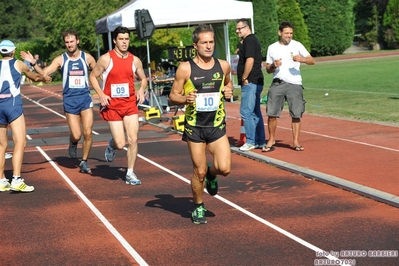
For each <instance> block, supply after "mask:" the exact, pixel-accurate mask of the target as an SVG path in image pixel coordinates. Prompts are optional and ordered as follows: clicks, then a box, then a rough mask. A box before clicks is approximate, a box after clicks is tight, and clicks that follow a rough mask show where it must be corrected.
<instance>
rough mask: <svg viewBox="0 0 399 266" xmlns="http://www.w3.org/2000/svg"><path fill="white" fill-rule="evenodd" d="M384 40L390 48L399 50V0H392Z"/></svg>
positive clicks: (384, 20) (386, 18)
mask: <svg viewBox="0 0 399 266" xmlns="http://www.w3.org/2000/svg"><path fill="white" fill-rule="evenodd" d="M383 26H384V29H385V30H384V33H385V34H384V39H385V41H386V42H387V45H388V47H389V48H394V49H397V48H399V0H390V1H389V3H388V6H387V8H386V11H385V14H384V19H383Z"/></svg>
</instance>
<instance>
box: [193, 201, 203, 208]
mask: <svg viewBox="0 0 399 266" xmlns="http://www.w3.org/2000/svg"><path fill="white" fill-rule="evenodd" d="M194 205H195V208H198V207H199V206H202V207H204V203H203V202H201V203H200V204H198V203H194Z"/></svg>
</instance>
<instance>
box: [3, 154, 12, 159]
mask: <svg viewBox="0 0 399 266" xmlns="http://www.w3.org/2000/svg"><path fill="white" fill-rule="evenodd" d="M4 158H6V160H7V159H11V158H12V153H9V152H6V154H5V155H4Z"/></svg>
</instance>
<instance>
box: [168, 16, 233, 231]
mask: <svg viewBox="0 0 399 266" xmlns="http://www.w3.org/2000/svg"><path fill="white" fill-rule="evenodd" d="M192 37H193V45H194V48H195V49H196V50H197V55H196V56H195V57H194V58H193V59H190V60H189V61H187V62H182V63H181V64H180V66H179V68H178V69H177V72H176V77H175V81H174V83H173V86H172V91H171V93H170V94H169V99H170V101H171V102H173V103H174V104H176V105H186V112H185V123H184V135H183V140H186V141H187V146H188V149H189V152H190V156H191V160H192V163H193V168H194V169H193V172H194V173H193V176H192V178H191V191H192V194H193V198H194V205H195V206H194V211H193V212H192V221H193V223H195V224H205V223H206V222H207V221H206V218H205V212H206V209H205V207H204V201H203V193H204V186H206V189H207V191H208V193H209V194H210V195H212V196H214V195H216V194H217V192H218V183H217V181H218V180H217V177H216V175H223V176H227V175H228V174H229V173H230V169H231V151H230V145H229V141H228V139H227V136H226V122H225V116H226V112H225V108H224V103H223V101H224V98H225V99H226V100H228V99H230V98H231V97H232V95H233V84H232V82H231V80H230V65H229V63H228V62H227V61H225V60H219V59H216V58H214V57H213V53H214V49H215V33H214V31H213V28H212V26H211V25H206V24H200V25H199V26H198V27H196V28H195V30H194V32H193V34H192ZM207 150H209V152H210V153H211V155H212V156H213V164H212V165H209V164H208V165H207V162H206V159H207V157H206V151H207Z"/></svg>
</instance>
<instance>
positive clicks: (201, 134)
mask: <svg viewBox="0 0 399 266" xmlns="http://www.w3.org/2000/svg"><path fill="white" fill-rule="evenodd" d="M224 135H226V123H225V122H223V123H222V124H221V125H220V126H218V127H195V126H190V125H189V124H187V123H184V133H183V137H182V139H183V140H184V141H187V140H189V141H191V142H196V143H202V142H205V143H211V142H214V141H216V140H218V139H220V138H221V137H223V136H224Z"/></svg>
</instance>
